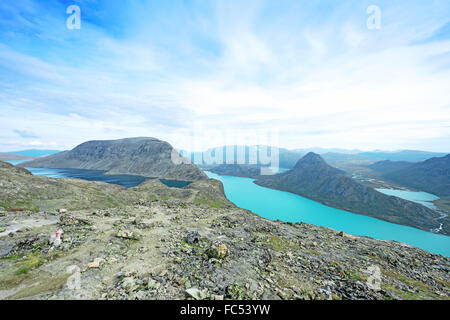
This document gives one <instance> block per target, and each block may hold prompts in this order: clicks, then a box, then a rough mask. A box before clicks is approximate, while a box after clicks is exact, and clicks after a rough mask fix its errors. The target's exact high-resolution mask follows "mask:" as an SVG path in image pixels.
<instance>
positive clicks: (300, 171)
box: [255, 153, 450, 234]
mask: <svg viewBox="0 0 450 320" xmlns="http://www.w3.org/2000/svg"><path fill="white" fill-rule="evenodd" d="M255 183H256V184H258V185H260V186H263V187H268V188H272V189H277V190H282V191H288V192H291V193H295V194H298V195H301V196H304V197H306V198H309V199H312V200H315V201H318V202H321V203H323V204H325V205H328V206H331V207H335V208H338V209H342V210H346V211H350V212H354V213H358V214H364V215H367V216H371V217H374V218H378V219H381V220H385V221H388V222H393V223H398V224H403V225H408V226H412V227H416V228H419V229H423V230H427V231H430V230H431V229H435V228H438V227H439V223H438V222H437V221H436V219H437V218H438V217H439V214H438V213H437V212H435V211H433V210H431V209H428V208H426V207H424V206H422V205H419V204H416V203H413V202H410V201H406V200H403V199H400V198H397V197H392V196H388V195H385V194H382V193H380V192H378V191H376V190H375V189H373V188H371V187H368V186H365V185H362V184H360V183H358V182H357V181H355V180H354V179H352V178H350V177H348V176H346V175H345V174H344V172H343V171H341V170H339V169H336V168H334V167H331V166H330V165H328V164H327V163H326V162H325V160H324V159H323V158H322V157H321V156H320V155H318V154H315V153H308V154H307V155H306V156H304V157H303V158H302V159H300V160H299V161H298V162H297V164H296V165H295V167H294V168H293V169H292V170H289V171H286V172H283V173H280V174H277V175H273V176H260V177H259V178H258V179H257V180H256V181H255ZM449 232H450V230H448V227H446V228H445V233H446V234H449Z"/></svg>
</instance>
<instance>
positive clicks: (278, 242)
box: [268, 235, 300, 251]
mask: <svg viewBox="0 0 450 320" xmlns="http://www.w3.org/2000/svg"><path fill="white" fill-rule="evenodd" d="M268 244H269V245H270V246H271V247H272V248H273V249H274V250H276V251H282V250H283V249H295V250H300V247H299V246H298V245H296V244H295V243H293V242H291V241H289V240H287V239H284V238H281V237H278V236H276V235H270V237H269V241H268Z"/></svg>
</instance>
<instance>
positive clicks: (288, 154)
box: [182, 145, 305, 169]
mask: <svg viewBox="0 0 450 320" xmlns="http://www.w3.org/2000/svg"><path fill="white" fill-rule="evenodd" d="M263 147H265V148H266V150H263V149H262V148H263ZM238 148H243V150H244V152H243V154H244V155H245V157H244V162H245V164H249V165H253V164H256V165H258V166H265V165H267V161H264V160H263V159H261V158H260V152H262V153H263V154H265V155H266V154H267V155H269V156H270V155H271V152H272V150H273V151H275V152H276V151H278V154H279V167H280V168H288V169H289V168H292V167H293V166H295V164H296V163H297V161H298V160H299V159H300V158H301V157H302V156H303V155H305V153H301V152H298V151H292V150H288V149H284V148H278V147H273V146H261V145H255V146H221V147H218V148H211V149H208V150H206V151H204V152H192V153H190V159H191V161H192V162H194V163H195V164H199V165H212V163H208V162H209V158H208V157H209V156H212V157H215V152H216V151H217V150H220V152H221V153H222V157H221V158H220V159H218V161H219V162H220V163H216V164H217V165H220V164H232V163H229V162H230V161H229V160H228V161H227V159H228V158H230V159H233V164H238V163H237V162H238V161H237V157H238ZM228 150H232V152H233V155H229V157H228V154H227V151H228ZM239 152H241V151H239ZM252 153H253V154H256V163H251V161H250V158H251V155H252ZM182 154H189V153H188V152H187V151H182ZM198 159H200V161H198ZM239 164H242V163H239Z"/></svg>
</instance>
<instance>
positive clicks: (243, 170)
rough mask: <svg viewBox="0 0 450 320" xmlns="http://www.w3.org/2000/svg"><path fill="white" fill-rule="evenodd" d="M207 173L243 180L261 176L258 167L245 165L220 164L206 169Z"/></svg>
mask: <svg viewBox="0 0 450 320" xmlns="http://www.w3.org/2000/svg"><path fill="white" fill-rule="evenodd" d="M208 171H211V172H214V173H216V174H219V175H222V176H233V177H245V178H258V177H259V176H260V174H261V168H260V167H259V166H251V165H246V164H221V165H217V166H212V167H211V168H208Z"/></svg>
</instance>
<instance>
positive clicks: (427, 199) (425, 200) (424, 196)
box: [376, 188, 439, 209]
mask: <svg viewBox="0 0 450 320" xmlns="http://www.w3.org/2000/svg"><path fill="white" fill-rule="evenodd" d="M376 190H378V191H379V192H381V193H384V194H387V195H389V196H394V197H399V198H402V199H406V200H409V201H412V202H416V203H420V204H421V205H423V206H425V207H428V208H430V209H436V206H435V205H434V204H433V203H432V201H435V200H438V199H439V197H438V196H435V195H434V194H430V193H426V192H423V191H407V190H394V189H382V188H380V189H376Z"/></svg>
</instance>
